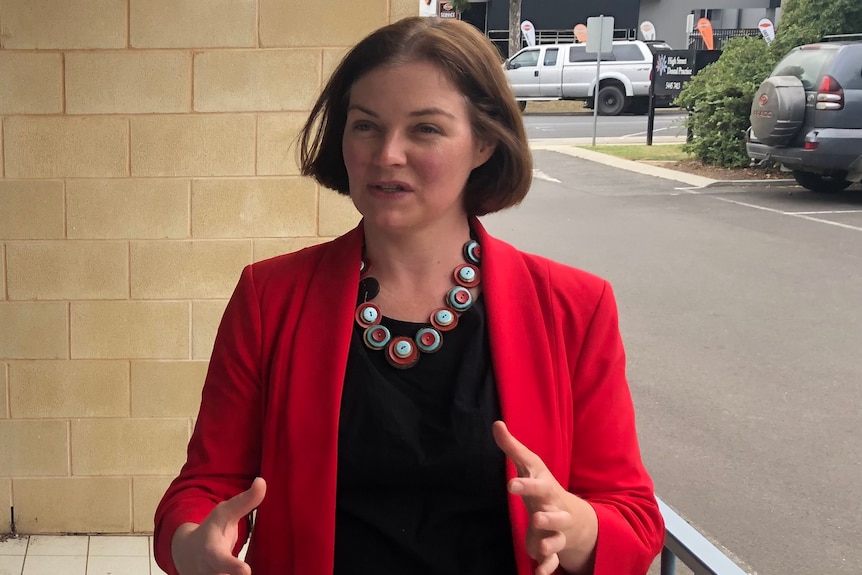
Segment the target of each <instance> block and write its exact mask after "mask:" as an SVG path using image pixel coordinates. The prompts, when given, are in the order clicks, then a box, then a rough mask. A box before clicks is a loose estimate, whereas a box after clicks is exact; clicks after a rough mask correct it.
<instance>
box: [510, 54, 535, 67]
mask: <svg viewBox="0 0 862 575" xmlns="http://www.w3.org/2000/svg"><path fill="white" fill-rule="evenodd" d="M511 64H512V65H513V67H514V66H515V65H517V66H518V67H519V68H524V67H526V66H538V65H539V51H538V50H527V51H525V52H521V53H520V54H518V55H517V56H515V57H514V58H512V61H511Z"/></svg>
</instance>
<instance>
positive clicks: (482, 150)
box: [473, 140, 497, 170]
mask: <svg viewBox="0 0 862 575" xmlns="http://www.w3.org/2000/svg"><path fill="white" fill-rule="evenodd" d="M496 149H497V142H496V141H493V142H488V141H484V140H483V141H480V142H479V143H478V146H476V150H475V153H474V154H473V169H474V170H475V169H476V168H478V167H479V166H481V165H482V164H484V163H485V162H487V161H488V160H489V159H490V158H491V156H493V155H494V151H495V150H496Z"/></svg>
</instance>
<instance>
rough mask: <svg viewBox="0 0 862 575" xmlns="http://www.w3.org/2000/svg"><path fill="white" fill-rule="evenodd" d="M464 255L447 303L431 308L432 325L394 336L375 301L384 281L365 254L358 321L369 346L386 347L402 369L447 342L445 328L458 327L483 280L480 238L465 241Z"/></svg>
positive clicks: (454, 274)
mask: <svg viewBox="0 0 862 575" xmlns="http://www.w3.org/2000/svg"><path fill="white" fill-rule="evenodd" d="M463 255H464V260H465V263H463V264H460V265H459V266H457V267H456V268H455V269H454V270H453V271H452V277H453V279H454V280H455V284H456V285H455V286H454V287H453V288H452V289H450V290H449V291H448V292H447V293H446V295H445V296H444V298H443V303H444V304H445V306H444V307H440V308H437V309H435V310H434V311H433V312H431V317H430V319H429V325H425V326H423V327H421V328H419V330H418V331H417V332H416V335H414V336H413V338H409V337H404V336H400V337H395V338H393V337H392V334H391V332H390V331H389V329H388V328H387V327H386V326H384V325H382V324H381V321H382V319H383V314H382V313H381V311H380V308H379V307H377V306H376V305H374V304H373V303H371V300H373V299H374V298H375V297H377V294H378V293H379V291H380V284H379V282H378V281H377V280H376V279H375V278H373V277H371V276H370V275H369V274H370V272H371V269H372V266H371V262H369V261H368V260H367V259H366V258H365V256H364V255H363V257H362V260H361V262H360V268H359V269H360V276H359V304H358V305H357V306H356V313H355V314H354V318H355V320H356V323H357V324H358V325H359V326H360V327H362V328H364V330H365V331H364V332H363V333H362V342H363V343H364V344H365V345H366V346H367V347H368V348H369V349H373V350H378V351H383V352H384V353H385V355H386V360H387V361H388V362H389V364H390V365H392V366H393V367H396V368H399V369H408V368H411V367H413V366H414V365H416V363H417V362H418V361H419V356H420V354H421V353H434V352H436V351H438V350H439V349H440V348H441V347H442V346H443V332H447V331H450V330H452V329H455V327H456V326H457V325H458V317H459V316H460V315H461V314H462V313H464V312H465V311H467V310H468V309H470V307H471V306H472V305H473V294H472V293H471V292H470V288H473V287H476V286H478V285H479V283H480V282H481V274H480V272H479V263H480V262H481V248H480V246H479V242H477V241H475V240H470V241H468V242H467V243H465V244H464V250H463Z"/></svg>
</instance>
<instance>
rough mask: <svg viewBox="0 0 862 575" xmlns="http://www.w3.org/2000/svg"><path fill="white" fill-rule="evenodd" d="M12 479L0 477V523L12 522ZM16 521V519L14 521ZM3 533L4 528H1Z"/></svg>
mask: <svg viewBox="0 0 862 575" xmlns="http://www.w3.org/2000/svg"><path fill="white" fill-rule="evenodd" d="M11 507H12V480H11V479H9V478H4V479H0V524H2V525H6V526H8V525H11V523H12V511H11V509H10V508H11ZM16 522H17V521H16ZM3 531H4V533H5V532H6V530H5V529H4V530H3Z"/></svg>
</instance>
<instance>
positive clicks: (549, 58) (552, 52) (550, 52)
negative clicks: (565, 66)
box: [544, 48, 560, 66]
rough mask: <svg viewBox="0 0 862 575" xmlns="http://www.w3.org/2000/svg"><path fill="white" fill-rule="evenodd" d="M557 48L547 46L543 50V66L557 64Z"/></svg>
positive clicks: (558, 50)
mask: <svg viewBox="0 0 862 575" xmlns="http://www.w3.org/2000/svg"><path fill="white" fill-rule="evenodd" d="M559 52H560V49H559V48H548V49H547V50H546V51H545V62H544V65H545V66H556V65H557V56H558V55H559Z"/></svg>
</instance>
